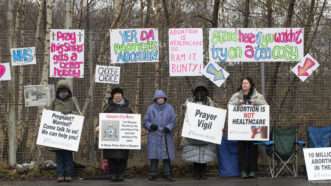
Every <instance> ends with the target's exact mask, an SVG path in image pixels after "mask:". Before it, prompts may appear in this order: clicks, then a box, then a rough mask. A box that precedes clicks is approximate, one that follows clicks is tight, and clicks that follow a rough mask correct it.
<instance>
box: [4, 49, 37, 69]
mask: <svg viewBox="0 0 331 186" xmlns="http://www.w3.org/2000/svg"><path fill="white" fill-rule="evenodd" d="M10 54H11V64H12V66H20V65H34V64H37V62H36V61H37V60H36V48H35V47H28V48H12V49H10Z"/></svg>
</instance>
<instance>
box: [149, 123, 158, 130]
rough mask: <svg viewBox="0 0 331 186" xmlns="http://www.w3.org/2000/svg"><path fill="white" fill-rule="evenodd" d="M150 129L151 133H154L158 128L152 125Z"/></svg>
mask: <svg viewBox="0 0 331 186" xmlns="http://www.w3.org/2000/svg"><path fill="white" fill-rule="evenodd" d="M150 128H151V131H153V132H154V131H156V130H157V129H158V128H159V127H158V126H157V125H156V124H152V125H151V127H150Z"/></svg>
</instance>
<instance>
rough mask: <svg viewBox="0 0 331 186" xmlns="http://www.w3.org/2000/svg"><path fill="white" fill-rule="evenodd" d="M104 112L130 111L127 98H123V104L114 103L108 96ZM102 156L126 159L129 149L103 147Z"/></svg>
mask: <svg viewBox="0 0 331 186" xmlns="http://www.w3.org/2000/svg"><path fill="white" fill-rule="evenodd" d="M104 113H132V110H131V108H130V107H129V101H128V100H127V99H124V103H123V104H116V103H114V102H113V101H112V98H109V102H108V105H107V106H106V108H105V110H104ZM103 157H104V158H106V159H128V158H129V150H122V149H105V150H103Z"/></svg>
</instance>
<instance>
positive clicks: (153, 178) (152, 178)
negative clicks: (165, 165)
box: [148, 176, 157, 181]
mask: <svg viewBox="0 0 331 186" xmlns="http://www.w3.org/2000/svg"><path fill="white" fill-rule="evenodd" d="M156 179H157V176H148V180H149V181H155V180H156Z"/></svg>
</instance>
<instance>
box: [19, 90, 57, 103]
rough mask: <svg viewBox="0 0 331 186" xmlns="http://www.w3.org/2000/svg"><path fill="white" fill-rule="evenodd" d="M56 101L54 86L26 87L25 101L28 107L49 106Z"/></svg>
mask: <svg viewBox="0 0 331 186" xmlns="http://www.w3.org/2000/svg"><path fill="white" fill-rule="evenodd" d="M54 99H55V88H54V85H26V86H24V100H25V106H26V107H40V106H49V105H50V104H51V102H52V101H53V100H54Z"/></svg>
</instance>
